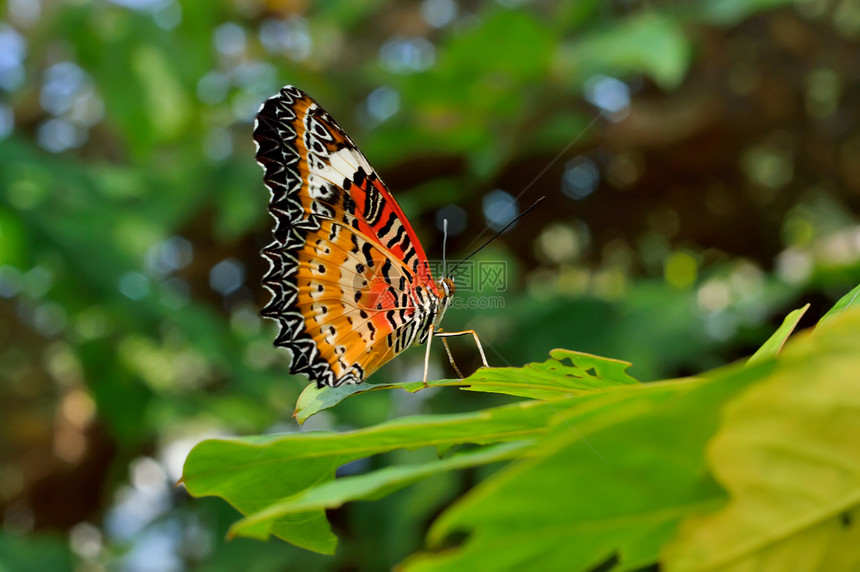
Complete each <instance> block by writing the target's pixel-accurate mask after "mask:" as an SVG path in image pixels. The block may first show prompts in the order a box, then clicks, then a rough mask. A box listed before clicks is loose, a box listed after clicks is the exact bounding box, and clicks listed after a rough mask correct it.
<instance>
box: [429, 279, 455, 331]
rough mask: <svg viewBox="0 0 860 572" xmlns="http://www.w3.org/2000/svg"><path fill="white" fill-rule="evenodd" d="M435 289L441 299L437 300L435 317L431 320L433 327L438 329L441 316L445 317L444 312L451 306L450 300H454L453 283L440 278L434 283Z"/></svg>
mask: <svg viewBox="0 0 860 572" xmlns="http://www.w3.org/2000/svg"><path fill="white" fill-rule="evenodd" d="M436 287H437V289H438V290H439V294H441V297H440V298H439V305H438V306H437V310H436V317H435V318H434V319H433V327H434V328H437V329H438V328H439V324H440V322H442V316H444V315H445V310H447V309H448V306H450V305H451V300H453V299H454V281H453V280H451V279H450V278H448V277H445V278H440V279H439V280H437V281H436Z"/></svg>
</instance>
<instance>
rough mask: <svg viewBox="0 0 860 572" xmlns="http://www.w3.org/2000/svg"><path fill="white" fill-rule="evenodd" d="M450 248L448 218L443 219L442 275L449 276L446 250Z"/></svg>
mask: <svg viewBox="0 0 860 572" xmlns="http://www.w3.org/2000/svg"><path fill="white" fill-rule="evenodd" d="M447 250H448V219H447V218H443V219H442V276H448V272H447V269H448V259H447V257H446V256H445V252H446V251H447Z"/></svg>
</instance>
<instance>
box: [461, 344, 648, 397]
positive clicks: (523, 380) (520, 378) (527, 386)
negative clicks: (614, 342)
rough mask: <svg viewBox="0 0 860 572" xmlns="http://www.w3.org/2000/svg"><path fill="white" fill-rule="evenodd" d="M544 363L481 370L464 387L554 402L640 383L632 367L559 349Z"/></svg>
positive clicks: (465, 380)
mask: <svg viewBox="0 0 860 572" xmlns="http://www.w3.org/2000/svg"><path fill="white" fill-rule="evenodd" d="M550 357H551V358H552V359H549V360H547V361H545V362H542V363H530V364H528V365H526V366H525V367H498V368H489V369H483V368H482V369H479V370H478V371H476V372H475V373H473V374H472V375H470V376H469V377H467V378H466V379H464V380H463V381H462V384H463V385H465V386H466V387H463V389H465V390H468V391H481V392H485V393H503V394H506V395H515V396H519V397H530V398H532V399H551V398H555V397H561V396H565V395H576V394H579V393H581V392H583V391H589V390H593V389H604V388H607V387H614V386H617V385H631V384H637V383H639V382H638V381H636V380H635V379H633V378H632V377H630V376H629V375H627V372H626V370H627V368H629V367H630V365H631V364H630V363H629V362H626V361H621V360H614V359H609V358H603V357H598V356H595V355H591V354H586V353H581V352H574V351H570V350H563V349H555V350H552V351H551V352H550Z"/></svg>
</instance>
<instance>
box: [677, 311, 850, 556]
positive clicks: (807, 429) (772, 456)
mask: <svg viewBox="0 0 860 572" xmlns="http://www.w3.org/2000/svg"><path fill="white" fill-rule="evenodd" d="M779 362H780V366H779V369H778V370H777V371H775V372H774V373H773V375H770V376H769V377H768V378H767V379H766V380H765V381H764V382H762V383H759V384H757V385H755V386H753V387H751V388H750V389H749V390H748V391H746V392H745V393H743V394H742V395H741V396H740V397H738V398H737V399H736V400H735V401H734V402H732V403H731V404H730V405H729V406H728V407H726V409H725V413H724V415H723V419H722V423H721V426H720V430H719V432H718V433H717V434H716V436H715V437H714V439H713V441H712V442H711V444H710V446H709V448H708V455H707V457H708V464H709V465H710V467H711V469H712V471H713V474H714V476H715V477H716V479H717V480H718V481H719V482H720V483H721V484H722V485H723V486H724V487H725V488H726V489H727V490H728V492H729V495H730V502H729V503H728V504H727V505H726V506H725V507H724V508H722V509H721V510H719V511H717V512H714V513H712V514H708V515H704V516H691V517H690V518H689V519H688V520H687V521H686V522H685V523H684V525H683V527H682V528H681V530H680V533H679V534H678V536H677V538H676V539H675V541H674V542H673V543H672V544H671V545H670V546H669V547H668V548H667V550H666V552H665V564H666V567H667V569H670V570H671V569H676V570H857V569H858V568H860V526H858V524H857V522H858V521H857V518H858V516H860V448H858V442H857V436H858V435H860V391H858V381H857V380H858V375H857V372H858V371H860V313H858V312H856V311H855V312H852V313H850V314H847V315H845V316H843V317H842V318H841V319H839V320H832V321H829V322H828V323H826V324H824V325H822V326H820V327H819V328H817V329H816V330H815V332H814V333H813V334H812V335H808V336H807V338H806V339H804V340H802V343H795V344H789V345H788V346H787V347H786V349H785V351H784V352H783V353H782V355H781V356H780V358H779Z"/></svg>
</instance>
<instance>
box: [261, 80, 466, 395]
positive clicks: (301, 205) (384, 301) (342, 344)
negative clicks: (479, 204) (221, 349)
mask: <svg viewBox="0 0 860 572" xmlns="http://www.w3.org/2000/svg"><path fill="white" fill-rule="evenodd" d="M254 140H255V142H256V143H257V154H256V158H257V162H258V163H260V165H261V166H262V167H263V170H264V177H263V180H264V183H265V185H266V186H267V187H268V189H269V191H270V192H271V198H270V202H269V212H270V213H271V215H272V216H273V217H274V219H275V227H274V230H273V235H274V241H273V242H272V243H271V244H269V245H268V246H267V247H266V248H265V249H263V256H264V257H265V258H266V259H267V260H268V261H269V263H270V268H269V271H268V272H267V273H266V275H265V276H264V277H263V285H264V286H265V287H266V288H267V289H268V290H269V291H270V292H271V294H272V298H271V300H270V301H269V303H268V304H267V305H266V306H265V308H263V310H262V312H261V314H262V315H263V316H265V317H268V318H271V319H274V320H276V321H277V322H278V323H279V324H280V332H279V334H278V336H277V338H276V340H275V345H278V346H283V347H286V348H288V349H289V350H290V351H291V352H292V354H293V361H292V365H291V369H290V371H291V373H304V374H307V375H308V376H309V377H310V378H311V379H312V380H315V381H316V383H317V385H318V386H320V387H322V386H326V385H327V386H338V385H341V384H344V383H352V384H354V383H361V382H362V381H364V380H365V379H366V378H367V376H369V375H370V374H372V373H373V372H374V371H376V370H377V369H379V367H381V366H382V365H383V364H384V363H386V362H387V361H389V360H390V359H391V358H393V357H394V356H396V355H397V354H399V353H400V352H402V351H403V350H405V349H406V348H408V347H409V346H411V345H415V344H422V343H425V342H426V341H427V340H428V338H429V337H430V336H431V335H432V332H433V331H434V330H438V329H439V322H440V321H441V319H442V316H443V315H444V312H445V309H446V308H447V307H448V306H449V305H450V302H451V297H452V296H453V294H454V284H453V282H452V281H451V280H450V279H448V278H442V279H439V280H434V279H433V277H432V276H431V273H430V265H429V263H428V261H427V256H426V254H425V253H424V250H423V248H422V246H421V243H420V242H419V241H418V238H417V236H416V235H415V231H414V230H413V229H412V227H411V225H410V224H409V221H408V220H407V219H406V216H405V215H404V213H403V211H402V210H401V209H400V206H399V205H398V204H397V202H396V201H395V199H394V197H393V196H392V194H391V192H390V191H389V190H388V188H387V187H386V186H385V184H384V183H383V182H382V180H381V179H380V178H379V177H378V176H377V175H376V173H375V171H374V170H373V168H372V167H371V166H370V164H369V163H368V162H367V159H366V158H365V157H364V155H363V154H362V153H361V152H360V151H359V150H358V149H357V148H356V146H355V144H354V143H353V142H352V140H351V139H350V138H349V136H347V135H346V133H344V131H343V130H342V129H341V128H340V127H339V126H338V125H337V123H336V122H335V121H334V119H332V117H331V116H330V115H329V114H328V113H326V112H325V111H324V110H323V109H322V108H321V107H320V106H319V105H317V104H316V103H315V102H314V101H313V100H312V99H311V98H310V97H308V96H307V95H306V94H305V93H304V92H302V91H301V90H299V89H297V88H295V87H292V86H286V87H284V88H283V89H282V90H281V91H280V92H279V93H278V94H277V95H275V96H273V97H271V98H269V99H268V100H266V102H264V103H263V105H262V106H261V107H260V111H259V113H258V115H257V121H256V123H255V127H254Z"/></svg>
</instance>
